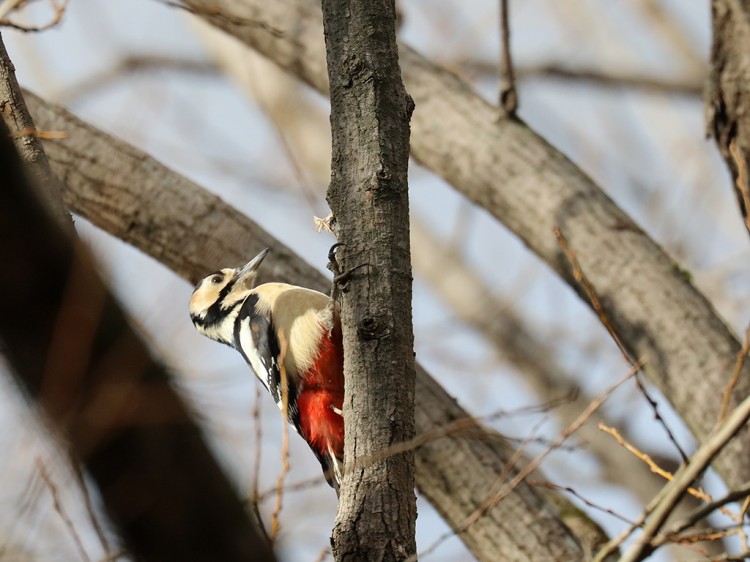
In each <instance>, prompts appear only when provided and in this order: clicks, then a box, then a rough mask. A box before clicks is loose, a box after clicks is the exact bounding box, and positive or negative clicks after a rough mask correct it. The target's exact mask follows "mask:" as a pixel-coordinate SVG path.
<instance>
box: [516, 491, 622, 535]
mask: <svg viewBox="0 0 750 562" xmlns="http://www.w3.org/2000/svg"><path fill="white" fill-rule="evenodd" d="M528 483H529V486H535V487H537V488H546V489H548V490H555V491H558V492H566V493H568V494H570V495H571V496H574V497H575V498H577V499H578V500H579V501H580V502H582V503H584V504H586V505H587V506H589V507H590V508H591V509H596V510H597V511H601V512H602V513H606V514H607V515H611V516H612V517H614V518H616V519H619V520H620V521H624V522H625V523H628V524H631V525H632V523H633V522H632V521H631V520H630V519H628V518H627V517H625V516H623V515H620V514H619V513H616V512H615V511H613V510H612V509H610V508H608V507H604V506H601V505H597V504H595V503H594V502H592V501H591V500H587V499H586V498H584V497H583V496H582V495H581V494H580V493H578V492H577V491H576V490H574V489H573V488H571V487H570V486H560V485H559V484H553V483H552V482H547V481H542V480H528Z"/></svg>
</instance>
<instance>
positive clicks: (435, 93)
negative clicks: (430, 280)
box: [184, 0, 750, 487]
mask: <svg viewBox="0 0 750 562" xmlns="http://www.w3.org/2000/svg"><path fill="white" fill-rule="evenodd" d="M184 3H185V4H186V5H189V6H192V7H193V8H194V9H195V10H196V12H197V13H199V15H201V17H204V18H205V19H206V20H207V21H209V22H211V23H213V24H214V25H216V26H218V27H220V28H221V29H224V30H225V31H227V32H228V33H230V34H232V35H234V36H235V37H237V38H238V39H240V40H241V41H244V42H245V43H246V44H247V45H249V46H250V47H252V48H254V49H256V50H257V51H259V52H260V53H262V54H264V55H265V56H267V57H268V58H270V59H272V60H274V61H275V62H276V63H277V64H278V65H279V66H281V67H282V68H284V69H286V70H288V71H289V72H292V73H294V74H295V75H297V76H298V77H299V78H300V79H301V80H304V81H305V82H307V83H308V84H310V85H312V86H314V87H315V88H317V89H319V90H320V91H321V92H326V91H327V80H326V73H325V66H324V52H323V45H322V43H321V41H320V37H319V35H320V28H321V25H322V23H321V21H320V15H319V14H318V12H317V10H316V9H315V6H314V4H315V3H314V2H312V0H277V1H276V2H273V3H268V2H263V1H261V0H233V1H232V2H229V1H228V0H211V1H210V2H208V1H204V0H185V2H184ZM209 4H210V7H211V8H212V10H211V11H208V10H207V8H208V7H209V6H208V5H209ZM227 14H232V15H233V16H232V17H227ZM249 22H250V23H249ZM400 62H401V70H402V75H403V78H404V82H405V84H406V87H407V89H408V91H409V93H410V94H411V96H412V97H413V98H414V101H415V102H416V106H417V110H416V111H415V112H414V115H413V117H412V137H411V150H412V156H413V157H414V158H416V159H417V160H418V161H419V162H420V163H421V164H423V165H424V166H425V167H427V168H429V169H430V170H432V171H433V172H435V173H436V174H438V175H439V176H441V177H443V178H444V179H445V180H447V181H448V182H449V183H450V184H451V185H452V186H453V187H455V188H456V189H457V190H459V191H460V192H461V193H463V194H464V195H465V196H466V197H467V198H468V199H470V200H471V201H473V202H474V203H476V204H477V205H480V206H481V207H483V208H485V209H487V211H488V212H490V213H491V214H492V215H493V216H495V217H496V218H497V219H498V220H500V221H501V222H502V223H503V224H505V226H507V227H508V228H509V229H510V230H512V231H513V232H515V233H516V235H518V236H519V237H520V238H521V239H522V240H523V241H524V242H525V243H526V245H527V246H528V247H529V248H530V249H531V250H533V251H534V252H535V253H536V254H537V255H538V256H540V257H541V258H542V259H543V260H544V261H546V262H547V263H548V264H549V265H550V267H552V268H553V269H554V270H555V271H556V272H557V273H558V274H560V276H561V277H562V278H563V279H565V280H566V281H567V282H568V283H569V284H570V285H571V286H572V287H573V288H574V290H576V291H577V292H579V294H581V296H582V298H584V300H586V302H588V300H587V297H586V296H585V295H584V294H583V292H582V291H581V289H580V287H579V285H578V284H577V282H576V281H575V280H574V278H573V276H572V274H571V271H570V265H569V262H568V260H567V259H566V257H565V256H564V254H563V253H562V252H561V249H560V247H559V244H558V241H557V239H556V237H555V235H554V234H553V229H554V228H559V229H560V230H561V232H562V233H563V234H564V236H565V237H566V239H567V241H568V244H569V246H570V248H571V249H572V251H573V252H575V254H576V255H577V258H578V261H579V262H580V264H581V267H582V268H583V271H584V272H585V274H586V275H587V277H588V279H589V281H590V282H591V283H592V284H593V286H594V287H595V288H596V290H597V292H598V295H599V297H600V299H601V302H602V305H603V308H604V311H605V313H606V314H607V316H608V318H609V320H610V322H611V323H612V325H613V326H614V328H615V330H616V331H617V334H618V336H619V338H620V340H621V341H622V342H623V343H624V345H625V346H626V348H627V349H628V351H629V352H630V353H631V354H632V355H634V356H636V357H648V358H649V362H648V365H647V366H646V369H645V373H646V375H647V376H648V378H649V379H650V380H651V381H652V382H653V383H654V384H655V385H656V386H657V387H658V388H659V389H660V390H661V391H662V392H663V393H664V395H665V396H666V397H667V399H669V401H670V402H671V403H672V405H673V406H674V407H675V409H676V410H677V411H678V412H679V413H680V415H681V416H682V418H683V420H684V421H685V423H686V424H687V425H688V427H689V428H690V429H691V431H692V432H693V434H694V435H695V436H696V438H697V439H698V440H699V441H702V440H703V439H705V437H706V436H707V435H708V434H709V433H710V431H711V429H712V428H713V426H714V424H715V421H716V418H717V416H718V414H719V411H720V409H721V400H722V396H721V395H722V389H723V388H724V387H725V385H726V382H727V381H728V379H729V376H730V373H731V368H732V367H731V366H732V364H733V361H734V357H735V355H736V354H737V352H738V351H739V349H740V344H739V342H738V341H737V339H736V337H735V336H734V335H733V334H732V333H731V332H730V330H729V329H728V328H727V326H726V325H725V324H724V322H723V321H722V319H721V318H720V317H719V316H718V315H717V313H716V311H715V310H714V309H713V307H712V305H711V303H710V302H709V301H708V300H707V299H706V298H705V296H704V295H702V294H701V293H700V292H699V291H698V290H696V288H695V287H694V286H693V285H692V283H691V282H690V280H689V275H688V274H686V273H685V272H684V271H683V270H682V269H681V268H680V267H679V265H678V264H676V263H675V262H674V260H672V259H671V258H670V257H669V256H668V255H667V254H666V253H665V252H664V251H663V250H662V249H661V248H660V247H659V245H658V244H656V242H654V241H653V240H652V239H651V238H650V237H649V236H648V235H647V234H646V233H645V232H643V231H642V230H641V229H640V228H639V227H638V225H637V224H636V223H635V222H634V221H633V220H632V219H630V218H629V217H628V216H627V215H626V214H625V213H623V212H622V211H621V210H620V209H619V208H618V207H617V206H616V205H615V204H614V203H613V202H612V200H611V199H610V198H609V197H608V196H607V195H606V194H605V193H604V192H603V191H602V189H601V188H600V187H599V186H597V185H596V184H595V183H594V182H593V181H592V180H591V178H589V177H588V176H587V175H586V174H585V173H584V172H583V171H582V170H580V169H579V168H577V167H576V166H575V164H573V163H572V162H571V161H570V160H568V159H567V158H566V157H565V156H564V155H563V154H561V153H560V152H559V151H557V150H555V148H554V147H552V146H550V145H549V144H548V143H547V142H546V141H545V140H544V139H543V138H541V137H540V136H539V135H537V134H536V133H535V132H534V131H532V130H531V129H529V128H528V127H527V126H526V124H525V123H523V122H522V121H520V120H517V119H514V120H501V121H499V122H497V120H496V117H497V110H496V109H495V108H494V107H492V106H491V105H489V104H488V103H487V102H485V101H484V100H482V99H481V98H480V97H479V96H477V95H476V94H474V93H473V92H472V91H471V89H470V88H469V87H468V86H467V85H466V84H464V83H463V82H462V81H461V80H460V79H458V78H457V77H456V76H455V75H453V74H451V73H450V72H448V71H446V70H445V69H442V68H440V67H438V66H436V65H434V64H432V63H430V62H429V61H427V60H426V59H425V58H424V57H422V56H421V55H419V54H418V53H417V52H415V51H414V50H413V49H411V48H409V47H408V46H406V45H404V44H403V43H402V44H400ZM589 304H590V303H589ZM742 373H743V374H742V376H741V377H740V383H739V384H738V385H737V386H736V388H735V392H734V394H733V397H732V402H731V405H732V407H734V406H736V404H737V403H738V401H737V397H741V396H746V395H747V394H748V393H750V364H746V365H745V367H744V369H743V372H742ZM749 448H750V432H747V431H745V432H743V433H742V434H741V435H739V436H738V437H737V438H736V439H735V440H734V441H733V442H732V443H730V444H729V446H728V447H727V448H726V449H725V450H724V452H723V453H722V454H721V455H720V456H719V458H718V459H717V460H716V461H715V465H714V466H715V467H716V469H717V470H718V472H719V474H720V475H721V476H722V478H723V479H724V480H725V482H726V483H727V484H728V485H729V486H730V487H735V486H739V485H741V484H742V483H743V482H745V481H747V480H750V464H749V463H746V462H744V459H745V458H746V451H747V450H748V449H749Z"/></svg>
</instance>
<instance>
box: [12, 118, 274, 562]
mask: <svg viewBox="0 0 750 562" xmlns="http://www.w3.org/2000/svg"><path fill="white" fill-rule="evenodd" d="M0 169H2V171H3V189H2V190H0V237H1V238H2V240H3V243H2V244H0V263H2V264H3V266H2V268H0V287H2V290H3V291H4V293H5V294H6V295H12V298H5V299H3V300H2V304H0V342H1V343H2V347H3V351H4V354H5V355H6V357H7V358H8V361H9V363H10V366H11V368H12V370H13V372H14V374H16V376H17V379H18V381H19V383H21V384H22V385H23V386H24V387H25V389H26V391H27V392H28V394H29V396H30V397H31V398H32V400H33V401H34V402H35V403H37V404H38V405H40V406H41V407H42V408H43V409H44V412H45V414H46V415H47V417H48V421H49V422H50V426H51V428H52V429H53V431H54V432H55V433H56V434H57V435H58V436H60V437H62V438H63V439H64V440H65V442H66V445H67V446H68V448H69V450H70V452H71V454H72V456H73V458H74V459H77V460H78V461H80V462H81V463H82V464H83V466H85V467H86V469H87V471H88V473H89V474H90V476H91V477H92V479H93V481H94V482H95V483H96V485H97V487H98V489H99V492H100V494H101V499H102V501H103V503H104V506H105V508H106V510H107V513H108V514H109V516H110V518H111V520H112V521H113V523H114V524H115V525H116V526H117V528H118V529H119V530H120V532H121V534H122V537H123V539H124V541H125V544H126V545H127V546H128V548H129V549H130V551H131V552H132V553H133V555H135V557H136V558H137V559H138V560H152V561H163V560H204V561H210V560H236V561H238V562H239V561H245V560H250V559H251V558H252V559H254V560H269V561H270V560H274V557H273V554H272V552H271V551H270V549H269V548H268V546H267V545H266V544H265V543H264V542H263V539H261V537H260V535H259V533H258V531H257V529H255V528H254V527H253V525H252V524H251V523H250V521H249V519H248V517H247V515H246V514H245V511H244V508H243V507H242V504H241V503H240V500H239V498H238V496H237V495H236V493H235V492H234V490H233V489H232V486H231V485H230V484H229V482H228V480H227V479H226V477H225V476H224V474H223V473H222V472H221V469H220V468H219V466H218V464H217V463H216V461H215V460H214V459H213V457H212V456H211V454H210V452H209V450H208V447H207V446H206V444H205V443H204V442H203V439H202V437H201V432H200V430H199V429H198V427H196V426H195V424H193V422H192V420H191V418H190V415H189V413H188V410H187V408H186V407H185V406H184V404H183V403H182V402H181V400H180V398H179V397H178V396H177V394H176V393H175V392H174V390H173V389H172V388H171V386H170V381H169V377H168V376H167V374H166V373H165V371H164V369H163V368H162V367H161V366H160V365H158V364H157V363H156V362H155V361H154V360H153V359H151V357H150V356H149V353H148V349H147V347H146V345H145V344H144V343H143V342H141V341H140V340H139V339H138V337H137V335H136V334H135V333H133V332H132V331H131V330H130V328H129V326H128V324H127V321H126V320H125V317H124V315H123V313H122V312H121V311H120V309H119V307H118V306H117V303H116V302H115V300H114V298H113V297H112V296H111V295H110V294H109V293H108V292H107V290H106V288H105V287H104V285H103V284H102V282H101V281H100V280H99V278H98V277H97V276H96V273H95V272H94V268H93V265H92V264H91V263H90V261H89V259H88V257H87V255H86V253H85V251H84V250H83V249H82V248H81V247H80V246H79V247H76V246H75V245H74V242H73V241H72V239H71V238H70V237H68V236H67V235H65V234H64V232H63V230H62V227H61V226H60V225H59V224H55V222H54V221H52V220H51V218H50V217H49V216H48V214H47V213H46V212H45V210H44V207H43V205H42V203H41V202H39V201H38V199H37V198H35V197H34V194H33V192H32V190H31V188H30V186H29V185H28V180H26V178H25V174H24V169H23V165H22V163H21V159H20V157H19V155H18V153H17V152H16V150H15V147H14V146H13V143H12V141H11V137H10V133H9V131H8V128H7V127H6V126H5V124H4V123H0ZM29 225H33V228H29Z"/></svg>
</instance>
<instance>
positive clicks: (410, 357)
mask: <svg viewBox="0 0 750 562" xmlns="http://www.w3.org/2000/svg"><path fill="white" fill-rule="evenodd" d="M323 22H324V29H325V39H326V53H327V59H328V75H329V78H330V84H331V131H332V139H333V153H332V166H331V185H330V187H329V189H328V202H329V204H330V206H331V210H332V211H333V213H334V217H335V218H334V222H333V224H334V230H335V232H336V235H337V238H338V240H339V241H340V242H342V243H343V244H344V246H343V247H342V251H340V252H339V254H338V255H339V256H341V260H340V268H341V269H340V270H339V273H342V274H343V275H345V276H346V275H348V274H349V273H348V272H347V271H346V270H347V269H349V270H351V271H353V272H354V273H353V276H352V277H351V280H348V281H343V282H342V285H343V286H344V287H345V288H344V290H343V291H342V292H340V293H339V292H338V290H336V291H335V292H336V293H339V294H340V295H341V319H342V331H343V336H344V368H345V373H346V377H345V380H346V383H345V399H344V423H345V427H346V439H345V441H346V445H345V454H344V457H345V461H346V468H345V473H344V479H343V483H342V486H341V491H340V492H341V495H340V498H339V510H338V515H337V518H336V526H335V527H334V530H333V537H332V539H331V543H332V545H333V554H334V557H335V558H336V560H340V561H344V560H347V561H354V560H378V561H380V560H384V561H389V560H390V561H397V560H404V559H405V558H407V557H408V556H410V555H413V554H415V552H416V542H415V525H416V518H417V508H416V497H415V495H414V455H413V452H412V451H409V452H406V453H401V454H397V455H388V454H385V453H384V452H385V451H386V450H387V449H388V448H389V447H390V446H392V445H395V444H398V443H401V442H404V441H408V440H410V439H412V438H413V437H414V379H415V373H414V335H413V330H412V320H411V281H412V278H411V263H410V252H409V196H408V186H407V171H408V164H409V119H410V117H411V112H412V109H413V102H412V100H411V98H409V97H408V95H407V94H406V90H405V89H404V86H403V83H402V82H401V70H400V68H399V65H398V48H397V47H396V27H395V23H396V10H395V2H394V0H353V1H351V0H323ZM375 30H377V32H375ZM359 266H364V267H361V268H359V269H357V270H356V271H355V270H354V268H357V267H359ZM334 283H336V281H335V280H334Z"/></svg>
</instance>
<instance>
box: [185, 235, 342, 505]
mask: <svg viewBox="0 0 750 562" xmlns="http://www.w3.org/2000/svg"><path fill="white" fill-rule="evenodd" d="M268 252H269V250H268V248H266V249H265V250H263V251H262V252H260V253H259V254H258V255H257V256H255V257H254V258H253V259H252V260H250V261H249V262H248V263H247V264H246V265H244V266H243V267H239V268H225V269H221V270H219V271H217V272H215V273H212V274H211V275H209V276H207V277H205V278H204V279H203V280H202V281H201V282H200V283H198V285H197V286H196V288H195V291H193V295H192V297H191V298H190V318H191V319H192V321H193V324H194V325H195V327H196V329H197V330H198V332H200V333H201V334H203V335H204V336H207V337H209V338H211V339H212V340H216V341H218V342H220V343H223V344H226V345H228V346H230V347H233V348H234V349H236V350H237V351H239V352H240V354H241V355H242V357H243V358H244V359H245V361H246V362H247V364H248V365H249V366H250V368H251V369H252V370H253V372H254V373H255V376H256V377H258V379H259V380H260V382H261V383H262V384H263V386H265V387H266V389H267V390H268V391H269V393H270V394H271V396H272V397H273V399H274V401H275V402H276V404H277V405H278V406H279V408H280V409H281V410H282V411H283V401H282V398H283V396H282V394H283V393H282V389H283V388H284V386H286V389H287V419H288V421H289V423H291V424H292V425H293V426H294V427H295V428H296V430H297V432H298V433H299V434H300V435H301V436H302V438H303V439H304V440H305V441H307V444H308V445H309V446H310V448H311V449H312V451H313V453H315V455H316V456H317V457H318V460H319V461H320V464H321V465H322V467H323V473H324V474H325V475H326V480H327V481H328V483H329V484H330V485H331V486H332V487H333V488H334V489H335V490H336V493H338V490H339V485H340V483H341V476H342V463H343V457H344V419H343V417H342V413H341V408H342V404H343V401H344V369H343V364H344V354H343V349H342V341H341V321H340V318H339V312H338V307H337V306H336V305H335V303H334V301H333V300H332V299H331V298H329V297H328V296H327V295H324V294H323V293H319V292H317V291H313V290H311V289H306V288H304V287H297V286H295V285H288V284H286V283H264V284H263V285H259V286H257V287H255V279H256V276H257V271H258V268H259V266H260V264H261V263H262V262H263V259H264V258H265V257H266V255H267V254H268ZM282 377H285V378H286V384H285V385H283V384H282Z"/></svg>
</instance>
